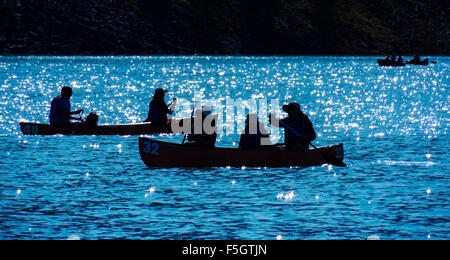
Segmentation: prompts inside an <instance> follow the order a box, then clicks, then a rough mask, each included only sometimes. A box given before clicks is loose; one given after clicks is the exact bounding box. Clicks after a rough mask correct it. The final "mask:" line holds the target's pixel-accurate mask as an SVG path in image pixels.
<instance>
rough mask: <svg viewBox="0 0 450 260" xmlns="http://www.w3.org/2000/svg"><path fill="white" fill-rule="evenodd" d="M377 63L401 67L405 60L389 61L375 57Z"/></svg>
mask: <svg viewBox="0 0 450 260" xmlns="http://www.w3.org/2000/svg"><path fill="white" fill-rule="evenodd" d="M377 62H378V65H380V66H386V67H402V66H405V62H403V61H391V60H384V59H377Z"/></svg>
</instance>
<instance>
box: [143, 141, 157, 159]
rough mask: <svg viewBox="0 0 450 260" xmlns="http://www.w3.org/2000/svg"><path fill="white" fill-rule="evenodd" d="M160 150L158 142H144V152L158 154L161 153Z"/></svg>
mask: <svg viewBox="0 0 450 260" xmlns="http://www.w3.org/2000/svg"><path fill="white" fill-rule="evenodd" d="M158 150H159V144H158V143H152V142H149V141H145V142H144V149H143V151H144V153H148V154H151V155H155V156H157V155H159V153H158Z"/></svg>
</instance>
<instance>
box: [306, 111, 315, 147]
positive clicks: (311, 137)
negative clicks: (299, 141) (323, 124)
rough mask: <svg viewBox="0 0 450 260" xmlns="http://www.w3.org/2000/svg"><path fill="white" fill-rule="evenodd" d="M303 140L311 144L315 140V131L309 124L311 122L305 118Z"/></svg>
mask: <svg viewBox="0 0 450 260" xmlns="http://www.w3.org/2000/svg"><path fill="white" fill-rule="evenodd" d="M305 138H306V140H307V141H308V142H312V141H314V140H315V139H316V131H314V127H313V125H312V123H311V120H309V118H308V117H307V116H305Z"/></svg>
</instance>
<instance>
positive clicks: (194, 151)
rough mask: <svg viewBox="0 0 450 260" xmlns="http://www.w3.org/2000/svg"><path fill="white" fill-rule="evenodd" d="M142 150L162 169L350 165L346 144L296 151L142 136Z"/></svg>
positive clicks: (145, 157) (143, 155) (147, 161)
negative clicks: (195, 143)
mask: <svg viewBox="0 0 450 260" xmlns="http://www.w3.org/2000/svg"><path fill="white" fill-rule="evenodd" d="M139 153H140V155H141V158H142V160H143V161H144V163H145V164H146V165H147V166H148V167H158V168H184V167H194V168H202V167H227V166H230V167H243V166H246V167H290V166H299V167H309V166H319V165H324V164H331V165H336V166H346V165H345V163H344V162H343V159H344V146H343V144H338V145H332V146H327V147H321V148H317V149H311V150H307V151H295V150H285V149H280V147H279V146H267V147H264V148H261V149H237V148H217V147H216V148H211V147H196V146H188V145H182V144H175V143H168V142H162V141H157V140H153V139H149V138H144V137H140V138H139Z"/></svg>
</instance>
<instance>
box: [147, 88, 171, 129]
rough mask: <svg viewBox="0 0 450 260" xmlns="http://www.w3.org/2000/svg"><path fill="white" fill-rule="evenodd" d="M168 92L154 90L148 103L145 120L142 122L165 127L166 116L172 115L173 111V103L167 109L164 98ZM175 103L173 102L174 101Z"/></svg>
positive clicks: (159, 89)
mask: <svg viewBox="0 0 450 260" xmlns="http://www.w3.org/2000/svg"><path fill="white" fill-rule="evenodd" d="M167 92H168V91H167V90H165V89H162V88H157V89H155V94H154V95H153V99H152V101H150V103H149V105H148V106H149V111H148V114H147V119H145V120H144V122H150V123H152V124H154V125H161V126H164V125H167V115H172V114H173V111H174V110H175V103H173V104H172V107H171V108H170V109H169V108H168V106H167V104H166V101H165V100H164V97H165V95H166V93H167ZM174 101H175V100H174Z"/></svg>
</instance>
